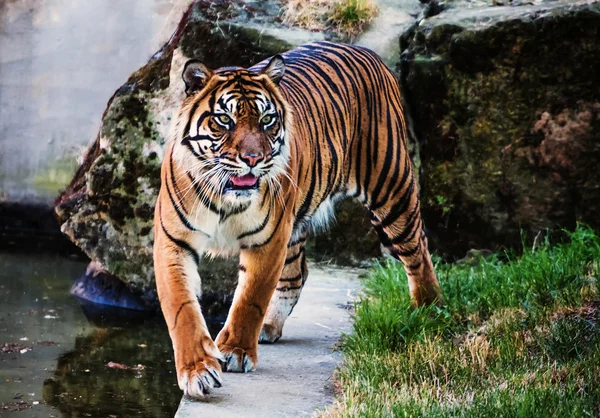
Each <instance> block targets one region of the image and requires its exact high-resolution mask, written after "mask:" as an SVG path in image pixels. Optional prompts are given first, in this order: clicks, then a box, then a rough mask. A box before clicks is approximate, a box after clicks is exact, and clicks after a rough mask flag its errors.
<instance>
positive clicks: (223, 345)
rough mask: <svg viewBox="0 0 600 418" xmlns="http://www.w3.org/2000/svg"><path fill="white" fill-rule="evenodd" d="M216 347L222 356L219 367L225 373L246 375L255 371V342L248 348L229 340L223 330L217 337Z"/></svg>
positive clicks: (256, 359) (227, 333) (256, 357)
mask: <svg viewBox="0 0 600 418" xmlns="http://www.w3.org/2000/svg"><path fill="white" fill-rule="evenodd" d="M216 342H217V347H219V351H220V352H221V354H222V355H223V359H222V360H221V365H222V366H223V370H224V371H226V372H239V373H248V372H253V371H254V370H256V365H257V364H258V349H257V344H256V342H255V343H254V344H253V346H251V347H249V348H242V347H243V346H244V344H241V343H239V342H235V341H232V340H230V339H229V332H228V331H227V330H226V329H223V330H222V331H221V332H220V333H219V335H218V336H217V340H216Z"/></svg>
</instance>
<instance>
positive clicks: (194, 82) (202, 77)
mask: <svg viewBox="0 0 600 418" xmlns="http://www.w3.org/2000/svg"><path fill="white" fill-rule="evenodd" d="M212 75H213V72H212V71H211V70H209V69H208V67H206V65H204V64H202V63H201V62H200V61H198V60H189V61H188V62H186V63H185V66H184V67H183V74H182V75H181V76H182V78H183V82H184V83H185V94H187V95H188V96H189V95H191V94H193V93H196V92H198V91H200V90H202V88H203V87H204V86H205V85H206V83H207V82H208V80H209V79H210V78H211V77H212Z"/></svg>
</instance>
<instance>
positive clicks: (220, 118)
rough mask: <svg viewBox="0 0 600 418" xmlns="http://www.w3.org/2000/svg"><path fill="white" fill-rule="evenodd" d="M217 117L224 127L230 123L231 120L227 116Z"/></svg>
mask: <svg viewBox="0 0 600 418" xmlns="http://www.w3.org/2000/svg"><path fill="white" fill-rule="evenodd" d="M217 117H218V118H219V121H220V122H221V123H224V124H225V125H228V124H229V123H230V122H231V118H230V117H229V116H227V115H219V116H217Z"/></svg>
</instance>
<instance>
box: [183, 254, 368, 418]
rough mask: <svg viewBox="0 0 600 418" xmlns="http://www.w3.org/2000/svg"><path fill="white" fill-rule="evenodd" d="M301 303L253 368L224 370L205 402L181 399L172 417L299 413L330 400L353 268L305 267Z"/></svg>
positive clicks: (352, 288) (352, 293)
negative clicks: (306, 275)
mask: <svg viewBox="0 0 600 418" xmlns="http://www.w3.org/2000/svg"><path fill="white" fill-rule="evenodd" d="M309 270H310V273H309V278H308V282H307V283H306V287H305V288H304V291H303V292H302V297H301V298H300V302H299V303H298V305H297V306H296V308H295V309H294V312H293V313H292V315H291V317H290V318H289V319H288V321H287V323H286V325H285V328H284V330H283V337H282V338H281V340H279V341H278V342H277V343H275V344H271V345H261V346H260V349H259V364H258V369H257V370H256V372H253V373H248V374H237V373H226V374H225V375H224V379H223V380H224V381H223V387H222V388H221V389H217V390H216V391H215V392H214V393H213V394H211V395H210V396H208V397H207V399H206V400H205V401H201V402H197V401H190V400H187V399H182V401H181V404H180V406H179V410H178V411H177V414H176V417H177V418H188V417H205V416H215V417H261V418H265V417H283V416H290V417H300V416H311V415H312V414H313V413H314V411H315V410H316V409H317V408H323V407H325V406H326V405H328V404H330V403H331V402H332V401H333V396H334V394H333V378H332V375H333V372H334V370H335V368H336V367H337V366H338V365H339V364H340V360H341V355H340V353H339V352H338V351H333V347H334V346H335V344H336V343H337V342H338V341H339V337H340V335H341V332H342V331H344V332H349V331H350V325H351V324H350V317H349V314H348V311H347V310H346V309H345V305H347V304H348V302H350V303H352V301H353V300H354V299H355V295H356V291H357V289H358V286H359V283H358V280H357V276H358V271H356V270H351V271H349V270H338V269H330V268H323V267H317V266H314V265H312V266H310V268H309Z"/></svg>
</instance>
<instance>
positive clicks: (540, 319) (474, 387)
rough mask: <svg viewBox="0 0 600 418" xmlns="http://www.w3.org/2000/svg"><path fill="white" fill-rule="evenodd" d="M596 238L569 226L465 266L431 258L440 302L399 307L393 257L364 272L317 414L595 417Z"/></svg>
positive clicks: (405, 296) (405, 300)
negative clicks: (325, 405)
mask: <svg viewBox="0 0 600 418" xmlns="http://www.w3.org/2000/svg"><path fill="white" fill-rule="evenodd" d="M599 261H600V238H599V237H598V235H596V233H595V232H594V231H593V230H591V229H590V228H588V227H586V226H583V225H579V226H578V227H577V229H576V230H575V231H574V232H572V233H570V234H569V240H568V242H565V243H563V244H558V245H554V246H552V245H550V243H549V242H548V241H545V242H543V243H541V244H539V245H535V246H534V247H532V248H526V249H524V251H523V252H522V254H520V255H517V254H515V253H512V252H506V253H503V254H499V255H492V256H490V257H487V258H483V257H480V258H478V259H476V260H474V261H472V262H470V263H465V264H444V263H441V262H440V261H439V260H438V261H437V262H436V271H437V272H438V277H439V279H440V285H441V287H442V291H443V292H444V296H445V299H446V306H445V307H443V308H438V307H422V308H416V309H415V308H411V306H410V300H409V293H408V286H407V283H406V275H405V273H404V269H403V268H402V266H401V264H400V263H397V262H395V261H388V262H385V263H383V264H381V265H379V266H378V267H376V268H375V269H374V270H373V271H372V273H371V274H370V275H369V277H367V278H366V280H365V297H364V299H363V301H362V302H361V303H360V304H359V305H357V307H356V314H355V318H354V319H355V322H354V330H353V333H352V334H350V335H346V336H344V338H343V341H342V347H343V350H344V366H343V367H342V369H341V370H340V371H339V373H338V381H339V384H340V387H341V391H342V395H341V398H340V400H339V402H338V404H337V405H336V406H335V407H333V408H330V409H329V410H328V411H326V412H325V413H324V415H325V416H344V417H345V416H365V417H371V416H372V417H380V416H423V415H427V416H457V415H458V416H472V417H484V416H486V417H487V416H590V415H591V416H598V415H600V385H598V384H597V382H598V379H600V298H599V296H598V291H597V279H598V272H599V269H598V263H599Z"/></svg>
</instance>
